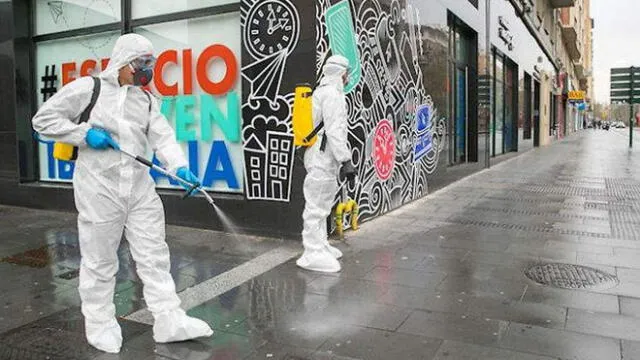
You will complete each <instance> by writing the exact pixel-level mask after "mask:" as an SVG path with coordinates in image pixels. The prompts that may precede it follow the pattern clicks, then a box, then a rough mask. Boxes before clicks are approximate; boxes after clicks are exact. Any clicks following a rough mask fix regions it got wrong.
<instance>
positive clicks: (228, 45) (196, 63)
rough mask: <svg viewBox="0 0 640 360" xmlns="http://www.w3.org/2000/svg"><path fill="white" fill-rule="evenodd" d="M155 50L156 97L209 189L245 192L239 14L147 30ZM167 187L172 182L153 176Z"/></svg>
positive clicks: (142, 30) (144, 29) (144, 32)
mask: <svg viewBox="0 0 640 360" xmlns="http://www.w3.org/2000/svg"><path fill="white" fill-rule="evenodd" d="M134 32H136V33H138V34H141V35H143V36H145V37H147V38H148V39H149V40H151V42H152V43H153V44H154V46H155V51H156V56H157V57H158V63H157V65H156V69H155V70H156V71H155V75H154V79H153V86H152V91H153V92H154V93H155V94H157V95H158V96H159V97H160V98H161V101H162V112H163V113H164V115H165V116H166V117H167V119H169V122H170V124H172V125H173V126H174V128H175V130H176V136H177V139H178V141H179V142H180V143H181V144H182V145H183V148H184V150H185V153H186V154H188V157H189V162H190V168H191V170H192V171H193V172H194V173H196V174H197V175H198V176H199V177H200V179H201V181H202V183H203V184H204V185H205V186H206V187H207V188H209V189H212V190H215V191H220V192H242V191H243V188H244V183H243V179H244V165H243V163H244V161H243V147H242V140H241V123H242V119H241V116H240V114H241V112H240V106H241V99H242V91H241V81H240V65H241V57H240V54H241V44H240V16H239V14H238V13H233V14H225V15H217V16H212V17H204V18H197V19H189V20H181V21H175V22H170V23H162V24H156V25H150V26H144V27H140V28H136V29H134ZM153 175H154V178H155V180H156V182H157V184H158V186H161V187H168V186H170V184H169V182H168V179H166V178H163V177H161V176H160V175H159V174H153Z"/></svg>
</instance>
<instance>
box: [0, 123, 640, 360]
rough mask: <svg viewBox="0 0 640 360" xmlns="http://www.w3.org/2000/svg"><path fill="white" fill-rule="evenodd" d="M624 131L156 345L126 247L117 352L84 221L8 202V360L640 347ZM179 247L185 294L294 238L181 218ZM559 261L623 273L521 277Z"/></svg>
mask: <svg viewBox="0 0 640 360" xmlns="http://www.w3.org/2000/svg"><path fill="white" fill-rule="evenodd" d="M621 136H622V135H621V134H618V133H616V131H610V132H595V131H594V132H585V133H583V134H581V135H578V136H575V137H573V138H570V139H567V140H564V141H562V142H559V143H556V144H554V145H552V146H551V147H549V148H544V149H538V150H535V151H533V152H530V153H527V154H524V155H522V156H520V157H517V158H514V159H513V160H510V161H508V162H505V163H502V164H501V165H499V166H497V167H495V168H493V169H491V170H490V171H487V172H484V173H481V174H479V175H476V176H474V177H472V178H469V179H467V180H464V181H462V182H460V183H457V184H455V185H453V186H451V187H449V188H447V189H445V190H444V191H441V192H438V193H436V194H435V195H433V196H431V197H429V198H428V199H425V200H421V201H417V202H415V203H413V204H410V205H407V206H406V207H404V208H402V209H400V210H398V211H395V212H393V213H391V214H389V215H387V216H384V217H382V218H379V219H377V220H374V221H372V222H370V223H367V224H364V225H363V227H362V229H361V230H360V231H359V232H357V233H348V234H347V235H348V238H347V239H348V240H347V242H346V243H340V244H338V246H339V247H340V248H341V249H342V250H343V251H344V253H345V256H344V258H343V260H342V263H343V271H342V272H341V273H338V274H315V273H310V272H306V271H302V270H299V269H298V268H297V267H296V266H295V259H292V260H289V261H286V262H285V263H283V264H281V265H279V266H277V267H275V268H274V269H272V270H269V271H267V272H265V273H263V274H261V275H258V276H256V277H254V278H252V279H251V280H249V281H246V282H243V283H240V284H238V286H236V287H235V288H232V289H231V290H229V291H227V292H226V293H224V294H222V295H220V296H217V297H215V298H212V299H210V300H208V301H206V302H204V303H202V304H200V305H198V306H195V307H193V308H191V309H188V313H189V314H190V315H193V316H196V317H199V318H201V319H203V320H205V321H207V322H208V323H209V324H210V325H211V326H212V328H214V330H215V334H214V336H213V337H211V338H208V339H197V340H195V341H188V342H183V343H177V344H155V343H154V342H153V339H152V334H151V327H150V326H148V325H143V324H139V323H136V322H132V321H128V320H126V319H124V317H125V316H126V315H129V314H132V313H134V312H136V311H138V310H140V309H141V308H143V307H144V299H143V296H142V287H141V283H140V280H139V279H138V277H137V275H136V272H135V265H133V263H132V261H131V258H130V255H129V252H128V249H127V245H126V242H123V245H122V246H121V249H120V251H119V256H120V271H119V272H118V275H117V279H118V281H117V289H116V297H115V302H116V309H117V313H118V316H120V317H121V318H120V320H119V321H120V322H121V324H122V327H123V331H124V338H125V344H124V346H123V350H122V352H121V354H119V355H108V354H102V353H99V352H97V351H95V350H93V349H92V348H91V347H89V346H88V345H87V344H86V341H85V340H84V336H83V324H82V315H81V314H80V311H79V298H78V295H77V290H76V287H77V281H78V279H77V269H78V266H79V253H78V249H77V237H76V232H75V230H74V228H75V219H74V217H73V216H72V215H70V214H61V213H50V212H43V211H35V210H25V209H17V208H8V207H7V208H5V207H2V208H0V214H1V215H2V218H1V219H0V225H1V227H0V238H1V239H2V241H0V258H2V261H0V271H1V274H2V278H1V279H0V305H1V306H3V307H4V308H3V309H2V312H0V314H1V316H0V317H1V318H0V320H1V321H0V333H2V334H1V335H0V359H45V358H48V359H136V360H146V359H165V360H166V359H189V360H191V359H202V360H205V359H206V360H208V359H289V360H292V359H298V360H300V359H367V360H368V359H437V360H446V359H456V360H458V359H498V360H502V359H504V360H506V359H518V360H521V359H524V360H533V359H537V360H551V359H587V360H589V359H593V360H602V359H607V360H609V359H622V358H624V359H635V358H640V330H638V329H640V261H637V259H638V258H640V241H638V240H640V180H638V179H640V176H638V175H640V174H639V172H640V166H638V165H640V160H636V159H640V157H639V156H640V153H639V154H636V152H634V153H633V155H629V154H628V152H627V149H626V147H625V143H624V141H621V140H620V139H621ZM168 241H169V244H170V247H171V251H172V267H171V269H172V270H171V271H172V274H173V276H174V278H175V279H176V284H177V287H178V290H179V291H182V290H184V289H187V288H191V287H193V286H196V285H198V284H201V283H202V282H203V281H206V280H209V279H211V278H214V277H216V276H218V275H220V274H223V273H225V272H227V271H229V270H231V269H233V268H235V267H236V266H238V265H240V264H242V263H244V262H246V261H251V260H252V259H254V258H255V257H256V256H259V255H262V254H265V253H267V252H269V251H271V250H273V249H276V248H278V247H280V246H282V245H283V243H282V242H278V241H269V240H264V239H258V238H249V237H238V238H236V237H234V236H231V235H223V234H218V233H213V232H209V231H200V230H195V229H184V228H169V230H168ZM556 262H557V263H564V264H574V265H584V266H588V267H590V268H593V269H597V270H598V272H595V273H599V272H603V273H606V274H610V275H612V276H615V277H616V278H617V280H618V281H619V283H618V284H617V286H613V285H612V286H608V287H592V288H589V287H587V288H584V289H580V290H572V289H566V288H556V287H552V286H542V285H540V284H538V283H536V282H533V281H531V280H529V279H528V278H527V277H526V276H525V272H526V270H527V269H530V268H531V266H532V265H544V264H547V263H556ZM550 268H553V269H558V268H562V269H564V268H572V267H562V266H560V267H550ZM540 276H542V277H544V276H545V274H541V275H540ZM560 283H566V282H560ZM614 285H615V284H614Z"/></svg>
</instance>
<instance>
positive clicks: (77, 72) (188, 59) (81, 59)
mask: <svg viewBox="0 0 640 360" xmlns="http://www.w3.org/2000/svg"><path fill="white" fill-rule="evenodd" d="M93 3H96V4H98V5H96V6H93V5H92V6H79V5H73V4H70V3H65V2H62V3H61V4H57V5H59V6H60V9H61V11H62V14H59V13H58V12H53V9H52V6H53V5H51V2H49V3H47V2H41V1H37V2H35V7H34V11H35V14H34V18H35V19H36V20H35V22H36V28H37V29H40V32H37V33H38V34H40V33H41V32H60V31H66V30H69V29H68V26H67V24H66V23H65V20H64V19H65V16H69V17H73V18H75V17H77V16H78V15H79V14H82V16H84V17H86V19H87V21H85V22H81V23H79V24H76V25H78V26H79V27H88V26H95V25H102V24H104V23H108V22H110V21H120V17H119V14H120V12H119V11H118V16H117V17H112V18H109V17H105V16H103V15H104V13H106V12H107V11H106V9H111V8H114V7H115V4H110V3H109V1H106V0H104V1H94V2H93ZM117 3H118V6H119V4H120V1H117ZM141 4H142V2H141V1H133V2H132V4H131V5H132V10H133V13H134V14H138V15H139V13H137V12H136V11H138V10H140V11H142V10H141V9H142V8H144V9H155V10H153V11H155V13H152V14H151V13H147V14H145V15H144V16H150V15H160V14H169V13H171V12H176V11H183V10H193V9H200V8H203V7H204V6H205V5H206V4H209V5H216V4H211V2H205V1H200V2H188V3H186V2H183V3H181V2H158V3H157V4H155V5H157V6H152V7H151V6H148V4H146V5H147V6H146V7H145V6H141ZM117 9H118V10H119V9H120V7H118V8H117ZM54 14H55V15H59V18H57V19H58V20H56V21H53V20H55V19H56V17H52V16H53V15H54ZM52 19H53V20H52ZM125 20H128V19H125ZM161 20H162V19H157V21H161ZM67 22H68V21H67ZM68 23H69V24H71V23H70V22H68ZM79 30H82V29H79ZM132 31H133V32H135V33H139V34H141V35H143V36H145V37H147V38H148V39H149V40H151V42H152V43H153V44H154V47H155V51H156V54H155V55H156V56H157V57H158V60H159V61H158V62H159V65H158V66H157V67H156V69H155V76H154V79H153V82H152V84H151V85H150V91H151V92H152V93H154V94H155V95H156V96H157V97H158V99H159V101H160V103H161V109H162V112H163V114H164V115H165V117H166V118H167V119H168V120H169V123H170V124H172V126H173V127H174V129H175V130H176V136H177V140H178V141H179V143H181V144H182V147H183V150H184V152H185V154H186V155H187V157H188V159H189V162H190V168H191V169H192V171H194V172H195V173H196V174H198V176H199V177H200V179H201V181H202V183H203V184H204V185H205V187H206V188H208V189H209V190H212V191H217V192H225V193H243V189H244V151H243V146H242V139H241V131H242V130H241V127H242V119H241V117H240V110H241V98H242V88H241V85H242V83H241V77H240V71H238V68H239V67H240V66H241V61H242V44H241V26H240V14H239V13H238V12H231V13H224V14H221V15H213V16H202V17H196V18H187V19H184V20H177V21H170V22H157V23H153V24H150V25H144V26H139V27H133V28H132ZM121 32H122V31H121V30H114V31H108V32H100V33H94V34H90V35H84V36H74V37H62V38H57V39H55V40H45V41H39V42H36V51H35V69H36V78H37V79H51V80H50V83H48V84H47V83H43V88H42V89H38V90H37V91H38V93H37V102H36V103H37V106H38V107H39V106H41V105H42V103H43V102H44V101H45V100H46V99H48V98H49V97H50V96H52V95H53V94H54V93H55V92H56V90H57V89H59V88H60V87H62V86H64V85H66V84H68V83H69V82H71V81H73V80H75V79H77V78H79V77H81V76H88V75H94V76H95V75H98V74H99V73H100V71H102V70H104V69H105V68H106V66H107V64H108V61H109V56H110V55H111V49H112V48H113V46H114V44H115V41H116V39H117V38H118V37H119V36H120V34H121ZM43 81H44V80H43ZM220 84H223V85H224V86H221V85H220ZM45 85H47V86H46V88H45ZM219 85H220V86H219ZM38 154H39V156H38V157H39V159H38V160H39V161H38V162H39V169H40V171H39V180H41V181H46V182H62V183H64V182H71V179H72V177H73V171H74V163H73V162H65V161H59V160H56V159H54V158H53V143H52V142H51V141H48V140H47V139H44V138H42V139H41V141H40V143H39V145H38ZM143 155H146V156H147V157H148V158H152V157H153V156H154V154H152V153H148V154H143ZM154 161H156V162H157V160H156V159H154ZM152 176H153V178H154V180H155V181H156V184H157V186H158V187H159V188H168V189H171V188H176V189H179V186H178V185H177V184H175V183H173V184H172V183H170V182H169V180H168V179H167V178H166V177H164V176H161V174H158V173H155V172H152Z"/></svg>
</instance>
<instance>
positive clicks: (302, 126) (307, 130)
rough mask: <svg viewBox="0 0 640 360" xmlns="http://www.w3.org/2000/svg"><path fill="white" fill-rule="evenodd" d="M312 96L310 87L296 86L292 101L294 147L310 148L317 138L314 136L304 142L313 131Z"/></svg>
mask: <svg viewBox="0 0 640 360" xmlns="http://www.w3.org/2000/svg"><path fill="white" fill-rule="evenodd" d="M312 95H313V90H312V89H311V85H309V84H299V85H298V86H296V95H295V98H294V100H293V137H294V141H295V145H296V146H304V147H307V146H311V145H313V144H314V143H315V142H316V140H317V138H318V137H317V136H314V137H313V138H312V139H311V140H310V141H309V142H305V141H304V139H305V138H306V137H307V136H309V134H311V132H312V131H313V103H312Z"/></svg>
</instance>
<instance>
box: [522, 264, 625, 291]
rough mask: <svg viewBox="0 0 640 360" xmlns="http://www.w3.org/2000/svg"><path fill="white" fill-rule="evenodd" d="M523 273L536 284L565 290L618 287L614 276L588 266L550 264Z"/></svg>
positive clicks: (537, 266) (533, 267)
mask: <svg viewBox="0 0 640 360" xmlns="http://www.w3.org/2000/svg"><path fill="white" fill-rule="evenodd" d="M524 273H525V275H526V276H527V277H528V278H529V279H531V280H533V281H535V282H537V283H538V284H542V285H548V286H555V287H559V288H565V289H594V288H599V289H609V288H612V287H614V286H616V285H618V278H617V277H615V276H614V275H611V274H607V273H605V272H604V271H600V270H598V269H594V268H590V267H588V266H580V265H571V264H558V263H550V264H541V265H535V266H532V267H530V268H529V269H527V270H526V271H525V272H524Z"/></svg>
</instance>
